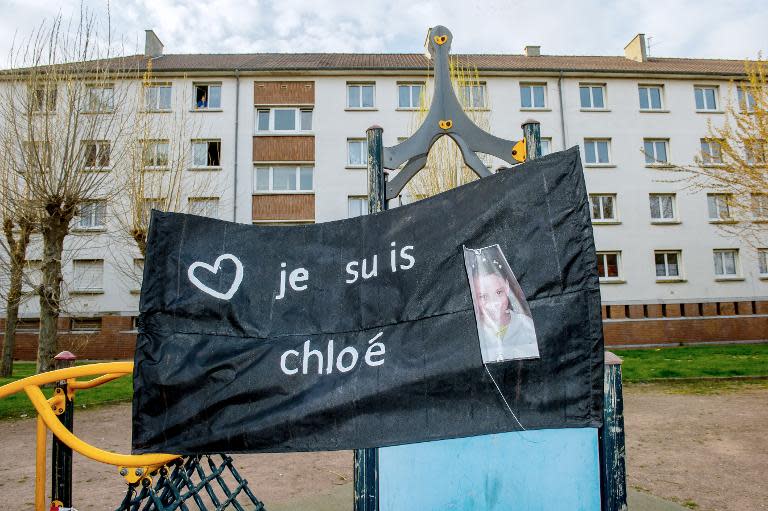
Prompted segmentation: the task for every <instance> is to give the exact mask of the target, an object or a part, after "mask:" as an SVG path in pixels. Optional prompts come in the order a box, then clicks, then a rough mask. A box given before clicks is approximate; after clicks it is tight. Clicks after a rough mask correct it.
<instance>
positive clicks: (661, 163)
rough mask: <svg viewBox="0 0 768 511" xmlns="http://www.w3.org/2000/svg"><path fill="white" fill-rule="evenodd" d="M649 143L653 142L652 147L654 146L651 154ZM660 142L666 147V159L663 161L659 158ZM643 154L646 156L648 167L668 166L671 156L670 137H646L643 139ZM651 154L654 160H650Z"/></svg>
mask: <svg viewBox="0 0 768 511" xmlns="http://www.w3.org/2000/svg"><path fill="white" fill-rule="evenodd" d="M648 144H651V147H652V148H653V151H652V154H650V155H649V153H648V148H647V146H648ZM658 144H662V145H663V147H664V155H665V159H664V160H663V161H660V160H659V158H658V155H657V153H658V147H659V146H658ZM643 155H644V156H645V166H646V167H668V166H669V162H670V158H669V139H668V138H644V139H643ZM649 156H650V158H651V160H652V161H648V159H649Z"/></svg>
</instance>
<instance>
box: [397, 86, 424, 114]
mask: <svg viewBox="0 0 768 511" xmlns="http://www.w3.org/2000/svg"><path fill="white" fill-rule="evenodd" d="M402 87H407V88H408V102H409V103H410V104H409V105H402V104H400V99H401V98H400V89H401V88H402ZM414 87H419V88H420V89H421V93H420V94H419V102H418V103H417V104H415V105H414V104H413V88H414ZM425 90H426V84H425V83H424V82H398V83H397V109H398V110H418V109H419V108H421V102H422V101H423V99H422V98H423V97H424V93H425Z"/></svg>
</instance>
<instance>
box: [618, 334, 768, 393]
mask: <svg viewBox="0 0 768 511" xmlns="http://www.w3.org/2000/svg"><path fill="white" fill-rule="evenodd" d="M614 353H616V354H617V355H618V356H619V357H621V358H622V359H623V360H624V364H623V365H622V376H623V379H624V381H626V382H629V383H632V382H643V381H653V380H657V379H659V378H702V377H730V376H768V344H738V345H724V346H686V347H679V348H653V349H631V350H616V351H614Z"/></svg>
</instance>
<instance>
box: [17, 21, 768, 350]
mask: <svg viewBox="0 0 768 511" xmlns="http://www.w3.org/2000/svg"><path fill="white" fill-rule="evenodd" d="M460 58H461V59H463V60H464V61H465V62H466V63H467V64H468V65H469V66H471V67H476V68H477V70H478V73H479V75H480V78H481V81H482V82H481V84H480V85H479V86H477V87H472V88H470V89H468V90H464V91H459V92H460V93H462V94H466V95H467V96H468V97H470V98H471V104H472V105H473V107H474V108H477V109H478V110H482V111H486V112H487V115H488V118H489V122H490V127H491V132H493V133H494V134H495V135H498V136H501V137H504V138H508V139H519V138H520V137H521V129H520V125H521V123H522V122H523V121H524V120H526V119H529V118H534V119H536V120H537V121H539V122H540V123H541V133H542V138H543V140H542V143H543V150H544V152H545V153H548V152H551V151H559V150H562V149H565V148H568V147H572V146H579V147H580V150H581V154H582V159H583V164H584V172H585V175H586V183H587V188H588V192H589V194H590V202H591V206H592V216H593V224H594V233H595V239H596V246H597V250H598V269H599V272H600V282H601V292H602V299H603V317H604V320H605V333H606V341H607V342H608V343H609V344H612V345H638V344H669V343H679V342H683V343H687V342H710V341H732V340H735V341H756V340H765V339H766V332H768V261H767V260H766V258H767V257H768V240H766V246H765V247H753V246H750V245H747V244H745V243H744V242H742V241H741V240H739V239H737V238H735V237H731V236H726V235H724V234H723V231H722V230H721V229H720V227H721V224H722V223H724V222H731V221H732V219H731V218H730V213H729V210H728V201H727V200H726V199H727V198H726V197H723V196H721V195H718V194H715V193H706V192H695V193H694V192H692V191H691V190H690V189H687V188H686V184H685V183H684V182H679V181H677V182H676V180H678V179H679V176H678V175H676V174H671V173H670V172H669V169H668V166H669V164H670V163H675V164H690V163H692V162H693V160H694V157H696V156H697V155H698V156H702V155H703V156H704V157H705V158H708V159H709V161H710V162H711V163H712V164H717V162H718V159H719V153H718V151H717V148H716V147H715V146H713V145H711V144H710V143H709V142H708V140H707V135H708V129H707V123H708V122H712V123H713V124H714V125H718V124H720V123H722V122H723V119H724V117H725V116H724V110H725V106H726V105H727V104H728V103H729V102H733V103H738V104H742V105H745V107H746V108H748V107H749V98H748V97H747V96H745V95H744V93H743V91H742V90H741V89H739V87H738V85H739V83H740V81H742V80H743V79H744V78H745V76H744V66H743V62H741V61H732V60H714V59H712V60H710V59H680V58H650V57H648V56H647V51H646V46H645V39H644V36H643V35H642V34H639V35H638V36H636V37H635V38H634V39H632V41H631V42H630V43H629V44H628V45H627V47H626V48H625V49H624V54H623V55H620V56H554V55H544V54H541V51H540V48H539V47H536V46H528V47H526V48H525V52H524V53H523V54H521V55H462V56H460ZM129 60H130V63H131V65H136V66H138V67H142V66H146V65H147V61H148V60H149V61H151V65H152V70H153V77H154V82H153V83H152V84H151V85H150V86H149V87H148V88H149V89H151V90H147V91H146V96H145V97H146V98H147V101H148V102H149V103H150V107H151V108H152V109H153V110H158V111H160V112H162V111H167V110H173V109H184V111H188V113H189V115H190V116H191V117H193V118H194V119H196V125H197V126H199V129H198V130H197V131H196V132H195V134H194V136H193V137H190V140H189V151H190V155H191V156H190V165H189V169H187V171H188V172H189V173H190V174H193V175H194V176H205V179H204V180H203V181H201V182H203V183H206V185H205V186H206V190H204V191H203V192H200V191H199V187H198V191H197V192H196V194H195V196H189V197H186V199H187V203H188V210H189V211H190V212H193V213H197V214H204V215H207V216H214V217H218V218H220V219H223V220H229V221H236V222H241V223H254V224H273V225H275V224H300V223H313V222H326V221H331V220H338V219H343V218H347V217H350V216H354V215H359V214H364V212H365V208H366V205H365V197H366V193H367V189H366V187H367V179H366V167H365V161H366V155H367V148H366V143H365V130H366V128H368V127H369V126H371V125H374V124H376V125H379V126H382V127H383V129H384V143H385V145H387V146H390V145H395V144H396V143H398V141H399V140H401V139H402V138H403V137H407V136H408V134H409V129H410V128H411V127H412V126H413V123H414V116H415V115H416V110H417V109H418V105H419V101H420V97H421V95H422V94H425V93H428V91H429V90H430V88H431V86H432V80H431V76H430V68H431V65H430V61H429V59H428V58H427V57H425V56H424V55H422V54H232V55H227V54H194V55H182V54H165V53H164V52H163V46H162V44H161V43H160V41H159V39H158V38H157V37H156V36H155V34H154V32H152V31H147V45H146V52H145V55H137V56H135V57H131V58H130V59H129ZM116 86H117V85H116ZM132 86H136V84H133V85H132ZM148 108H149V107H148ZM163 143H164V142H163V141H159V143H158V146H157V148H156V149H155V151H156V152H155V155H156V156H155V157H156V160H157V161H155V163H156V164H157V165H160V166H162V161H163V154H164V152H167V148H164V147H163ZM93 154H94V159H95V160H97V159H98V155H99V154H100V153H99V147H98V146H95V147H94V148H93ZM499 163H500V162H494V163H493V164H492V167H494V168H495V167H497V166H498V164H499ZM196 178H197V177H195V178H194V179H196ZM766 192H768V191H766ZM764 199H765V196H762V195H760V196H756V200H757V203H758V204H762V205H763V206H762V207H760V208H757V209H756V215H757V216H756V217H755V221H761V220H767V219H766V218H762V217H765V216H768V201H764ZM148 200H151V198H148ZM406 200H407V198H406ZM761 201H763V202H761ZM393 202H394V204H392V206H397V205H398V204H399V203H400V202H401V201H400V200H397V201H393ZM150 205H151V204H150ZM116 214H119V213H118V209H117V208H112V207H111V205H110V204H94V205H93V206H92V207H91V208H88V209H86V211H85V212H84V214H82V215H81V218H80V220H78V221H79V222H80V223H79V224H78V229H75V232H74V233H73V235H72V236H70V240H69V241H68V244H69V245H68V249H69V253H71V254H72V255H71V256H70V257H69V258H68V259H67V260H66V262H65V290H66V294H67V297H68V304H69V305H68V308H69V309H70V310H71V315H70V317H67V318H62V320H61V325H60V327H61V330H62V336H63V338H67V337H66V336H67V335H69V336H72V338H73V339H74V338H75V337H77V338H78V339H82V338H85V339H86V340H87V342H80V344H81V351H82V354H83V355H84V356H87V357H91V358H112V357H129V356H131V352H132V349H133V343H134V341H135V317H136V315H137V309H138V292H137V291H138V286H137V284H136V280H135V279H134V280H131V279H128V278H126V275H125V271H123V270H120V269H119V268H118V267H119V266H121V265H122V266H123V267H124V266H125V264H126V261H128V264H129V265H133V267H134V271H135V272H136V273H137V274H139V273H140V271H141V268H142V265H143V261H142V260H141V258H140V257H139V255H138V253H137V252H136V250H135V248H133V247H131V246H128V245H125V246H123V245H121V244H120V242H116V241H114V240H112V239H109V235H108V233H107V231H109V229H108V228H107V227H106V226H107V225H108V224H109V223H110V222H113V221H114V219H113V218H111V216H113V215H116ZM761 215H762V216H761ZM33 251H34V250H33ZM31 259H32V260H31V263H30V265H29V271H34V270H35V260H34V255H33V256H31ZM36 311H37V303H36V298H34V299H30V300H28V301H27V302H25V303H24V305H23V307H22V315H23V317H24V319H23V321H22V323H21V325H20V328H21V330H22V332H21V333H20V336H19V341H17V342H18V348H17V356H18V357H22V358H32V357H34V346H33V345H34V339H35V329H36V318H37V315H36V314H37V312H36ZM73 343H74V341H73Z"/></svg>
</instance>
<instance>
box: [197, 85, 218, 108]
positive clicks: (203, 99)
mask: <svg viewBox="0 0 768 511" xmlns="http://www.w3.org/2000/svg"><path fill="white" fill-rule="evenodd" d="M194 88H195V104H194V107H195V109H196V110H214V109H220V108H221V84H220V83H196V84H194Z"/></svg>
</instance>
